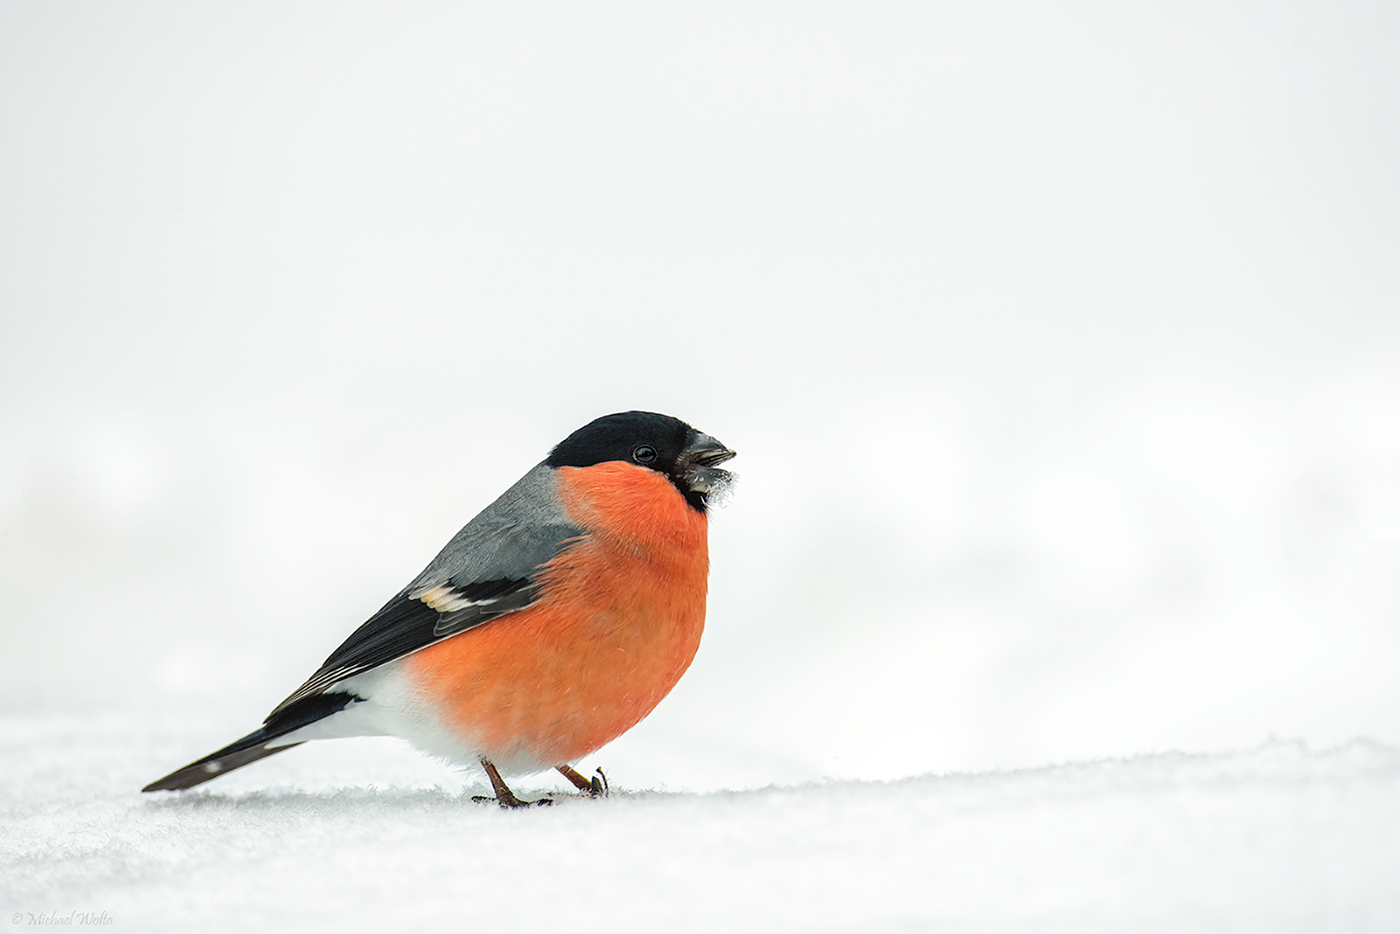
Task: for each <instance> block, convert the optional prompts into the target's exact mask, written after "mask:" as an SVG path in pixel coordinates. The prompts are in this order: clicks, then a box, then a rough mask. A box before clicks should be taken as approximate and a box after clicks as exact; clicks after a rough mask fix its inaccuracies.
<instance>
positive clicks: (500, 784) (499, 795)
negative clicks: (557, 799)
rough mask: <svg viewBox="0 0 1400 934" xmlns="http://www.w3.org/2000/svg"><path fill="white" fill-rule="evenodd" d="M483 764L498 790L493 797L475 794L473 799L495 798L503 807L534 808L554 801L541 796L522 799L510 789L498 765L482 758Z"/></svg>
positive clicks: (488, 799) (488, 776)
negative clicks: (534, 799) (534, 798)
mask: <svg viewBox="0 0 1400 934" xmlns="http://www.w3.org/2000/svg"><path fill="white" fill-rule="evenodd" d="M481 766H482V768H484V769H486V777H487V778H489V779H491V788H492V790H494V791H495V792H496V797H495V798H494V799H492V798H488V797H486V796H485V795H474V796H473V797H472V800H473V801H478V802H480V801H491V800H495V802H496V803H497V804H499V805H500V806H501V807H503V808H532V807H536V806H544V805H550V804H553V803H554V799H553V798H540V799H539V800H538V801H521V800H520V799H519V798H517V797H516V796H515V792H513V791H511V790H510V787H509V786H508V785H507V784H506V783H505V781H504V780H503V779H502V778H501V773H500V772H499V771H497V769H496V767H495V766H494V765H492V764H491V763H490V761H488V760H486V759H482V760H481Z"/></svg>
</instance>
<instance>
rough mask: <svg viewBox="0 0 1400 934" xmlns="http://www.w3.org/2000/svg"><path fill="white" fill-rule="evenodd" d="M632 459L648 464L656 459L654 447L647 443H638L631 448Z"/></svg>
mask: <svg viewBox="0 0 1400 934" xmlns="http://www.w3.org/2000/svg"><path fill="white" fill-rule="evenodd" d="M632 459H633V460H634V461H636V462H637V463H639V464H650V463H651V462H652V461H654V460H656V448H654V447H652V446H651V445H649V444H639V445H637V446H636V448H634V449H633V450H632Z"/></svg>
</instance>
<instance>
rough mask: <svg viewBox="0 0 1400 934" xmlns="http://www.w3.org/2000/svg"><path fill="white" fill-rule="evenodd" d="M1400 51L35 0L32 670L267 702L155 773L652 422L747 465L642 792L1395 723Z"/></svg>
mask: <svg viewBox="0 0 1400 934" xmlns="http://www.w3.org/2000/svg"><path fill="white" fill-rule="evenodd" d="M1398 40H1400V7H1396V6H1395V5H1394V4H1390V3H1369V4H1368V3H1362V2H1347V3H1336V2H1326V3H1322V2H1319V3H1313V4H1308V3H1296V2H1293V3H1282V4H1246V3H1235V4H1192V3H1135V4H1092V3H1065V4H1052V5H1045V4H1031V3H1026V4H1007V3H978V4H956V5H953V4H925V3H919V4H893V3H890V4H878V5H877V4H830V3H813V4H808V3H790V4H776V3H770V4H758V5H755V4H749V3H732V4H724V3H707V4H701V5H667V4H650V3H649V4H635V5H630V6H629V5H623V4H609V5H606V6H601V5H600V6H584V5H557V6H556V5H539V4H517V3H499V4H458V3H444V4H440V5H433V4H414V5H411V6H410V5H399V4H383V5H377V6H373V5H364V4H352V3H343V2H337V3H326V4H298V5H295V6H292V7H289V6H287V5H285V4H280V3H267V4H253V3H238V4H225V5H219V6H217V7H216V6H214V5H206V4H199V5H193V6H192V5H188V4H139V3H115V4H113V3H88V4H83V3H72V4H49V3H38V2H31V3H16V2H10V0H6V2H4V3H2V4H0V658H3V659H4V665H5V671H4V676H3V678H0V709H3V710H5V711H8V712H10V713H12V714H18V715H24V714H26V713H27V712H35V713H38V712H40V711H45V710H49V711H52V710H59V709H63V710H78V711H90V710H96V709H104V710H106V709H111V708H114V707H115V708H132V709H141V710H147V711H161V710H166V711H172V710H174V711H190V710H205V709H207V710H211V711H215V712H214V713H212V714H210V719H209V720H208V722H207V723H205V724H204V726H201V727H199V728H197V729H195V728H190V727H188V726H186V727H185V729H186V733H184V734H181V735H182V736H184V735H188V736H197V737H199V739H198V740H193V739H192V740H191V743H194V742H196V741H197V742H199V743H200V745H197V746H193V745H192V748H189V749H187V750H185V749H183V746H182V747H181V750H180V751H174V750H172V751H170V753H169V754H170V755H172V756H174V758H175V761H167V760H166V759H161V760H160V761H153V762H151V763H150V765H149V766H148V767H146V771H148V772H149V773H150V774H149V778H155V777H157V775H159V774H163V773H164V772H166V771H168V770H169V769H171V768H174V767H175V766H177V765H179V764H181V763H182V762H183V761H186V760H187V759H192V758H195V757H196V756H198V755H201V754H203V753H205V752H208V751H210V749H212V748H213V747H214V746H217V745H221V744H222V743H224V742H227V741H228V740H231V739H233V738H234V737H236V736H237V735H240V734H241V733H243V732H246V731H248V730H251V729H252V728H254V727H255V726H256V725H257V723H258V722H259V721H260V720H261V718H262V716H263V715H264V714H265V713H266V712H267V710H268V709H270V708H271V706H272V705H273V704H275V703H276V702H277V701H278V700H280V699H281V698H282V697H283V696H284V695H285V694H286V693H288V692H289V691H290V690H291V689H292V688H294V687H295V686H296V685H297V684H299V683H300V682H301V680H302V679H303V678H304V677H305V676H306V675H307V674H309V673H310V672H311V671H312V670H313V669H314V668H315V667H316V666H317V665H318V664H319V662H320V661H321V659H322V658H323V657H324V656H325V655H326V654H327V653H328V652H329V651H330V650H331V649H332V648H333V647H334V646H335V645H336V644H338V642H339V641H340V640H341V639H342V638H343V637H344V636H345V635H347V634H348V633H349V632H350V631H351V630H352V629H353V628H354V627H355V626H356V625H358V623H359V622H360V621H362V620H363V619H364V618H365V617H366V616H368V615H369V614H370V613H371V612H373V610H375V609H376V608H377V607H378V606H379V605H380V603H382V602H383V600H384V599H386V598H387V597H388V596H390V595H391V594H392V593H394V592H395V591H396V590H397V589H398V588H399V587H400V586H402V584H403V583H404V582H406V581H407V580H408V579H409V578H410V577H411V576H412V575H413V574H415V573H416V572H417V571H418V570H419V568H420V567H421V566H422V565H423V564H425V563H426V562H427V560H428V559H429V558H430V557H431V556H432V555H433V554H434V553H435V552H436V550H437V549H438V547H440V545H441V544H442V543H443V542H444V541H445V540H446V539H447V538H448V537H449V536H450V535H451V534H452V533H453V532H454V531H456V529H457V528H458V527H460V526H461V525H462V524H463V523H464V522H465V521H466V520H467V519H469V518H470V517H471V516H472V515H473V514H474V513H475V512H476V511H477V510H478V509H480V508H481V507H482V506H484V505H485V504H486V503H487V502H489V501H490V500H491V499H492V498H494V497H495V496H496V495H497V494H498V493H499V492H500V491H502V490H503V489H504V488H505V487H506V486H507V485H508V484H509V483H510V482H512V481H513V480H514V479H515V478H516V477H518V476H519V475H520V474H521V473H523V472H524V471H525V470H526V469H528V468H529V467H530V466H531V465H532V464H534V463H535V462H537V461H538V460H539V459H541V458H542V457H543V456H544V454H545V453H546V452H547V451H548V449H549V447H550V446H551V445H552V444H554V443H555V442H556V441H558V440H560V439H561V438H562V437H563V436H564V435H566V434H567V433H568V432H569V431H571V430H573V429H574V428H576V427H578V426H579V425H581V424H583V423H584V422H586V421H588V420H589V419H591V418H593V417H595V416H597V415H601V414H604V413H607V412H612V411H617V410H620V409H627V408H647V409H654V410H659V411H664V412H668V413H670V414H674V415H677V416H679V417H681V418H684V419H686V420H688V421H690V422H692V423H693V424H695V425H696V426H698V427H700V428H701V429H703V430H705V431H707V432H709V433H711V434H714V435H715V436H716V437H718V438H720V439H722V440H723V441H725V442H726V443H728V444H729V445H731V446H732V447H735V448H737V449H738V450H739V452H740V455H741V456H740V458H739V459H738V460H737V461H736V462H735V465H734V466H735V468H736V470H737V471H738V472H739V473H740V475H741V480H740V483H739V485H738V487H737V490H736V492H735V496H734V497H733V500H732V502H731V503H730V504H729V505H728V506H727V507H726V508H725V509H724V510H722V511H719V512H717V513H716V516H715V519H714V521H713V523H712V539H711V544H712V555H713V573H712V578H711V594H712V596H711V610H710V617H709V628H708V631H707V635H706V640H705V643H704V645H703V646H702V648H701V653H700V656H699V657H698V659H697V661H696V663H695V666H694V668H693V669H692V671H691V673H690V674H689V675H688V676H687V677H686V679H685V680H683V681H682V683H681V685H680V687H679V688H678V689H677V690H676V692H675V693H674V694H673V696H672V698H671V699H669V700H668V701H667V702H666V703H664V704H663V705H662V707H661V708H660V709H659V710H658V711H657V713H656V714H655V715H654V716H653V718H652V719H651V720H649V721H647V722H646V723H645V724H643V726H642V727H640V728H639V729H638V730H637V731H636V732H635V733H634V734H632V735H630V736H629V737H626V738H624V739H623V740H621V741H619V742H618V743H617V744H616V745H615V746H614V747H612V749H610V750H608V751H606V752H605V753H604V754H603V757H604V760H603V761H605V763H607V764H609V765H610V767H611V770H612V771H613V773H614V774H618V773H619V771H620V772H621V774H624V775H626V776H627V777H628V783H629V784H631V785H632V786H637V785H639V784H641V785H645V784H647V783H654V784H657V785H665V786H666V787H671V788H686V787H696V788H700V787H726V786H728V787H743V786H753V785H763V784H767V783H770V782H792V781H799V780H804V779H812V778H819V777H823V776H831V777H848V778H887V777H896V776H904V775H913V774H918V773H922V772H928V771H949V770H968V769H983V768H993V767H1011V766H1025V765H1033V764H1039V763H1046V762H1052V761H1058V760H1064V759H1079V758H1084V757H1095V756H1108V755H1122V754H1128V753H1134V752H1143V751H1157V750H1168V749H1186V750H1194V751H1208V750H1222V749H1231V748H1246V747H1251V746H1254V745H1257V744H1258V743H1260V742H1262V741H1264V740H1265V739H1266V738H1267V737H1269V736H1271V735H1277V736H1282V737H1297V738H1301V739H1303V740H1305V741H1308V742H1309V743H1312V744H1323V745H1327V744H1332V743H1336V742H1339V741H1341V740H1344V739H1347V738H1349V737H1353V736H1368V737H1372V738H1375V739H1378V740H1380V741H1382V742H1387V743H1396V742H1400V678H1396V677H1395V674H1394V673H1395V670H1396V666H1397V661H1400V627H1398V626H1397V622H1400V573H1398V572H1400V308H1398V307H1397V298H1400V288H1397V286H1400V279H1398V275H1400V274H1398V273H1397V262H1396V260H1397V256H1400V174H1397V169H1396V167H1397V166H1400V55H1397V54H1396V52H1395V50H1396V48H1397V41H1398ZM205 745H207V746H208V748H205ZM364 748H365V750H366V752H365V755H367V756H374V755H379V756H386V755H387V756H392V755H397V754H398V753H397V752H396V751H394V750H393V749H389V751H387V752H386V751H385V750H384V749H381V748H380V746H378V745H375V746H372V747H371V746H365V747H364ZM293 755H295V756H302V755H306V756H315V755H319V753H316V752H314V751H313V750H301V751H298V752H296V753H293V754H291V755H289V756H287V757H286V758H288V759H290V758H291V757H292V756H293ZM336 755H340V754H336ZM403 755H405V756H407V754H406V753H404V754H403ZM278 761H279V760H270V761H269V762H268V763H267V764H266V765H265V766H263V765H260V766H258V767H257V769H265V770H268V771H265V772H264V773H262V774H263V776H271V775H275V774H277V773H276V772H275V770H276V769H277V768H279V766H278V765H277V762H278ZM308 761H310V760H308ZM326 761H327V762H328V763H329V762H330V761H331V760H329V759H328V760H326ZM336 761H341V760H336ZM306 765H308V763H303V766H306ZM406 767H407V766H406ZM422 767H423V768H435V766H433V764H431V763H426V762H424V763H423V764H422ZM254 771H255V770H254V769H250V770H248V771H247V772H246V773H240V776H237V777H231V778H230V779H228V780H227V781H228V782H238V781H252V782H253V783H254V785H256V784H258V783H259V782H262V781H267V780H268V779H267V778H266V777H263V778H259V777H258V776H257V775H254V774H253V773H254ZM366 774H367V775H373V774H374V770H373V769H372V768H370V769H367V770H366ZM393 774H396V775H397V774H399V773H398V772H394V773H393ZM244 775H246V776H248V778H247V779H244V778H243V776H244Z"/></svg>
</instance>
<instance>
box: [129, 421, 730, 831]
mask: <svg viewBox="0 0 1400 934" xmlns="http://www.w3.org/2000/svg"><path fill="white" fill-rule="evenodd" d="M733 456H734V452H733V451H731V450H729V449H728V448H727V447H725V446H724V445H723V444H721V443H719V442H718V441H716V440H715V439H714V438H711V437H710V436H709V435H706V434H704V433H702V432H700V431H697V430H696V429H694V428H692V427H690V426H689V425H687V424H686V423H685V422H683V421H681V420H679V419H676V418H672V417H670V416H668V415H659V414H657V413H654V412H621V413H618V414H615V415H606V416H604V417H602V418H599V419H596V420H594V421H592V422H590V423H589V424H587V425H585V426H583V427H582V428H580V429H579V430H578V431H575V432H574V433H573V434H571V435H569V436H568V437H567V438H565V439H564V440H563V441H561V442H560V443H559V444H558V445H557V446H555V448H554V449H553V450H552V451H551V452H550V454H549V456H548V457H547V458H545V460H544V461H543V462H542V463H540V464H539V465H538V466H536V467H535V468H534V469H532V470H530V471H529V472H528V473H527V474H525V476H524V477H522V478H520V480H519V481H518V482H517V483H516V484H515V485H514V486H512V487H511V488H510V489H508V490H506V492H505V493H503V494H502V495H501V497H500V498H499V499H497V500H496V501H495V502H494V503H492V504H491V505H489V506H487V507H486V508H485V509H483V510H482V511H481V514H480V515H478V516H477V517H476V518H475V519H472V520H471V521H470V522H468V523H467V524H466V526H465V527H464V528H463V529H462V530H461V531H460V532H458V533H457V534H456V535H455V536H454V537H453V538H452V540H451V541H449V542H448V543H447V546H446V547H445V548H443V549H442V551H441V552H440V553H439V554H438V556H437V557H436V558H434V559H433V560H432V561H431V562H430V563H429V564H428V566H427V567H426V568H424V569H423V573H421V574H419V575H418V576H417V577H415V578H414V579H413V580H412V581H411V582H410V583H409V584H408V586H407V587H405V588H404V589H403V590H401V591H399V592H398V593H397V594H396V595H395V596H394V597H393V599H391V600H390V601H389V602H388V603H386V604H384V606H383V607H382V608H380V610H379V612H377V613H375V614H374V615H373V616H371V617H370V618H369V619H368V620H367V621H366V622H365V623H364V625H362V626H360V628H358V629H356V630H355V631H354V632H353V633H352V634H351V635H350V638H348V639H346V640H345V641H344V642H343V643H342V644H341V646H340V647H339V648H338V649H336V650H335V651H334V652H332V653H331V654H330V657H329V658H327V659H326V661H325V663H324V664H323V665H322V666H321V667H320V669H318V670H317V671H316V673H315V674H313V675H312V676H311V677H310V678H309V679H308V680H307V682H306V683H305V684H303V685H302V686H301V687H299V688H297V689H296V690H295V691H293V692H292V694H291V696H289V697H288V698H287V699H286V700H284V701H282V703H280V704H278V705H277V707H276V708H274V709H273V711H272V713H271V714H269V715H268V717H267V719H266V720H264V721H263V725H262V727H261V728H260V729H257V730H255V731H253V732H252V733H249V734H248V735H247V736H245V737H243V738H242V739H240V740H237V741H235V742H233V743H231V744H229V745H228V746H225V747H224V748H223V749H220V750H219V751H218V752H214V753H210V754H209V755H207V756H205V757H204V758H203V759H200V760H198V761H197V762H192V763H190V764H189V765H187V766H185V767H184V768H182V769H179V770H177V771H175V772H172V773H171V774H169V775H167V776H165V777H164V778H162V779H159V780H158V781H154V782H152V783H151V784H149V785H147V786H146V787H145V788H143V789H142V790H143V791H176V790H181V789H185V788H191V787H193V786H195V785H198V784H201V783H203V782H207V781H209V780H210V779H213V778H217V777H219V776H220V775H224V774H227V773H228V772H231V771H233V770H234V769H237V768H242V767H243V766H245V765H247V764H249V763H250V762H256V761H257V760H259V759H262V758H265V757H267V756H270V755H273V754H274V753H279V752H283V751H285V750H287V749H291V748H292V747H293V746H296V745H298V744H300V743H303V742H305V741H307V740H312V739H330V738H334V737H344V736H379V735H390V736H398V737H402V738H403V739H406V740H408V741H409V742H410V743H411V744H413V745H414V746H416V747H417V748H419V749H421V750H422V751H424V752H426V753H428V754H430V755H434V756H439V757H442V758H445V759H448V760H450V761H453V762H458V763H468V764H475V763H479V764H480V765H481V766H482V767H483V768H484V769H485V771H486V775H487V777H488V778H489V779H490V781H491V785H492V788H493V789H494V790H495V793H496V800H497V801H498V802H499V803H500V805H501V806H502V807H519V806H522V805H524V804H526V803H529V802H522V801H521V800H520V799H518V798H517V797H516V796H515V795H514V794H513V793H512V792H511V790H510V788H509V787H508V786H507V785H506V783H505V781H504V780H503V779H502V775H527V774H531V773H534V772H540V771H543V770H545V769H551V768H553V769H558V770H559V772H560V773H561V774H563V775H564V776H565V777H566V778H568V779H569V780H570V781H571V782H572V783H573V784H574V785H576V786H578V787H579V788H580V789H581V790H583V791H586V792H590V793H593V794H597V793H600V792H601V790H602V787H601V783H600V782H599V781H598V779H596V778H595V779H593V780H591V781H590V780H589V779H587V778H584V777H583V776H582V775H580V774H579V773H578V772H577V771H576V770H575V769H574V768H573V767H572V765H571V763H573V762H576V761H578V759H579V758H581V757H583V756H586V755H588V754H590V753H592V752H594V751H596V750H597V749H599V748H600V747H602V746H603V745H605V744H606V743H608V742H611V741H612V740H613V739H616V738H617V737H618V736H620V735H621V734H622V733H624V732H625V731H627V730H628V729H631V728H632V727H633V726H635V725H636V724H637V723H638V722H640V721H641V720H642V718H643V717H645V716H646V715H647V714H649V713H650V712H651V711H652V708H654V707H655V706H656V705H657V704H658V703H659V702H660V701H661V699H662V698H663V697H665V696H666V695H667V694H668V693H669V692H670V690H671V688H672V687H674V686H675V684H676V682H677V681H678V680H679V679H680V677H681V675H682V674H684V673H685V670H686V669H687V668H688V667H689V666H690V662H691V660H692V659H693V658H694V657H695V651H696V649H697V648H698V647H699V644H700V632H701V630H702V629H703V628H704V622H705V594H706V589H707V586H708V584H707V577H708V573H709V550H708V545H707V543H706V530H707V518H706V510H707V508H708V507H709V505H710V500H711V497H712V496H713V495H714V494H715V493H716V492H717V491H718V490H720V489H722V488H723V487H724V486H726V485H727V484H728V483H729V481H730V474H729V473H728V472H726V471H724V470H722V469H720V468H719V467H718V465H719V464H722V463H724V462H725V461H727V460H729V459H730V458H731V457H733ZM547 800H548V799H546V801H547Z"/></svg>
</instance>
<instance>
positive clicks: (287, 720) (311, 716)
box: [141, 692, 362, 791]
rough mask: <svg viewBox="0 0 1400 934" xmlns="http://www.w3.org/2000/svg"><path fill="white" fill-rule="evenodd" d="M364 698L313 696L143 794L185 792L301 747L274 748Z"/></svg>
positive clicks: (176, 772)
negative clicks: (282, 740) (284, 740)
mask: <svg viewBox="0 0 1400 934" xmlns="http://www.w3.org/2000/svg"><path fill="white" fill-rule="evenodd" d="M361 699H362V698H359V697H356V696H355V695H354V694H342V693H339V692H337V693H334V694H313V695H312V696H311V697H306V698H303V699H302V700H299V701H297V702H296V703H295V704H293V705H292V706H290V707H287V708H286V709H284V710H281V711H278V712H277V713H276V714H275V715H274V716H271V717H268V718H267V722H266V723H264V724H263V726H262V729H259V730H254V731H253V732H252V733H249V734H248V735H247V736H245V737H243V738H242V739H240V740H235V741H234V742H232V743H229V744H228V745H227V746H225V747H224V748H223V749H220V750H219V751H218V752H211V753H210V754H209V755H207V756H205V757H204V758H203V759H200V760H198V761H196V762H191V763H190V764H189V765H187V766H185V767H184V768H183V769H176V770H175V771H174V772H171V773H170V774H169V775H167V776H165V777H164V778H160V779H157V780H156V781H153V782H151V783H150V784H149V785H147V786H146V787H145V788H142V789H141V790H142V791H182V790H184V789H186V788H193V787H194V786H195V785H202V784H204V783H205V782H207V781H209V780H210V779H214V778H218V777H219V776H220V775H227V774H228V773H229V772H232V771H233V770H234V769H241V768H243V766H245V765H247V764H248V763H250V762H257V761H258V760H259V759H266V758H267V757H268V756H271V755H274V754H276V753H279V752H283V751H285V750H288V749H291V748H292V747H293V746H300V745H301V743H284V744H282V745H272V744H273V743H275V742H276V741H277V739H278V738H279V737H282V736H286V735H287V734H288V733H291V732H292V731H293V730H299V729H301V728H302V727H304V726H307V725H309V724H312V723H315V722H316V721H317V720H321V719H324V718H325V717H329V716H330V715H331V714H333V713H337V712H339V711H341V710H344V709H345V708H346V706H347V705H349V704H350V703H351V702H352V701H358V700H361Z"/></svg>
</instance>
